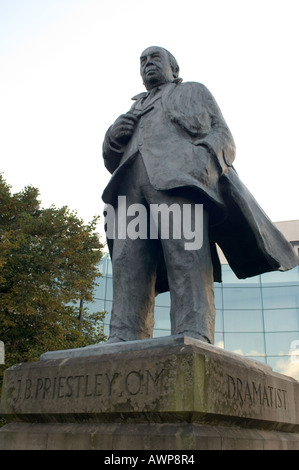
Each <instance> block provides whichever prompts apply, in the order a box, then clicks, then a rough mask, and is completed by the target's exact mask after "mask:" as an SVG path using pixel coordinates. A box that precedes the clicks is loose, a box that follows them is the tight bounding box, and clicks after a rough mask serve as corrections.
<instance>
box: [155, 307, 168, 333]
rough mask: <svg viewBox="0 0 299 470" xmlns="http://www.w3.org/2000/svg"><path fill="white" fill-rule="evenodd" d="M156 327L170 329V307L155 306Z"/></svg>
mask: <svg viewBox="0 0 299 470" xmlns="http://www.w3.org/2000/svg"><path fill="white" fill-rule="evenodd" d="M155 328H156V329H164V330H170V317H169V307H159V306H156V308H155Z"/></svg>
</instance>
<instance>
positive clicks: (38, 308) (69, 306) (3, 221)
mask: <svg viewBox="0 0 299 470" xmlns="http://www.w3.org/2000/svg"><path fill="white" fill-rule="evenodd" d="M38 196H39V192H38V190H37V189H36V188H33V187H31V186H28V187H26V188H24V189H23V190H22V191H21V192H19V193H16V194H11V188H10V186H9V185H8V184H7V183H6V182H5V181H4V179H3V177H2V175H0V338H1V340H2V341H4V343H5V351H6V361H5V367H9V366H11V365H12V364H15V363H18V362H24V361H35V360H38V359H39V356H40V354H41V353H43V352H45V351H48V350H57V349H65V348H74V347H81V346H86V345H87V344H91V343H95V342H100V341H103V340H105V336H104V334H103V329H102V327H101V326H99V325H100V322H101V320H103V317H104V315H105V313H104V312H99V313H94V314H88V313H87V311H86V309H84V308H83V309H81V310H82V311H80V312H79V309H78V305H79V301H80V300H81V306H82V304H83V305H84V301H86V302H90V301H92V293H93V290H94V288H95V286H96V281H97V279H98V278H99V276H100V273H99V271H98V264H99V261H100V259H101V257H102V255H103V253H102V248H103V245H102V244H101V243H100V241H99V238H98V236H97V234H96V233H95V228H96V224H97V221H98V217H95V218H94V219H93V220H92V222H90V223H89V224H87V225H84V223H83V221H82V220H81V219H79V218H78V216H77V215H76V213H74V212H71V211H70V210H69V209H68V208H67V207H62V208H61V209H57V208H56V207H55V206H51V207H50V208H49V209H42V208H41V207H40V203H39V201H38Z"/></svg>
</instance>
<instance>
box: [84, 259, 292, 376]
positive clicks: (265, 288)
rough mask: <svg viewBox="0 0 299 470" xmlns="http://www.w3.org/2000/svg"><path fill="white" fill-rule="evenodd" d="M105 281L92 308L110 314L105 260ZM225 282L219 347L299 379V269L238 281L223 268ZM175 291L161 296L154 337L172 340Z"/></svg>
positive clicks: (219, 304) (220, 288)
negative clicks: (171, 322)
mask: <svg viewBox="0 0 299 470" xmlns="http://www.w3.org/2000/svg"><path fill="white" fill-rule="evenodd" d="M100 268H101V273H102V276H103V277H102V278H100V280H99V286H98V288H97V289H96V291H95V301H94V303H92V304H90V305H89V309H93V310H97V311H101V310H106V311H107V312H108V313H107V315H106V317H105V321H104V331H105V334H106V335H107V336H108V334H109V322H110V314H111V308H112V293H113V292H112V290H113V289H112V266H111V260H110V257H109V255H108V254H107V255H105V256H104V257H103V259H102V261H101V267H100ZM222 273H223V282H222V283H215V304H216V326H215V346H218V347H220V348H224V349H226V350H227V351H233V352H235V353H238V354H241V355H244V356H247V357H249V358H252V359H254V360H257V361H261V362H264V363H266V364H269V365H270V366H271V367H272V369H273V370H274V371H277V372H280V373H282V374H286V375H289V376H291V377H294V378H295V379H297V380H299V266H297V267H295V268H294V269H292V270H290V271H287V272H278V271H275V272H271V273H265V274H262V275H260V276H256V277H252V278H248V279H245V280H240V279H238V278H237V277H236V276H235V274H234V273H233V271H232V270H231V269H230V267H229V266H228V265H227V264H223V265H222ZM169 310H170V296H169V292H166V293H164V294H160V295H158V296H157V297H156V307H155V327H154V337H158V336H168V335H170V318H169Z"/></svg>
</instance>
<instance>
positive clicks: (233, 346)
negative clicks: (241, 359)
mask: <svg viewBox="0 0 299 470" xmlns="http://www.w3.org/2000/svg"><path fill="white" fill-rule="evenodd" d="M224 347H225V349H227V350H228V351H233V352H235V353H238V354H241V355H243V356H251V357H254V356H264V355H265V343H264V334H263V333H225V334H224Z"/></svg>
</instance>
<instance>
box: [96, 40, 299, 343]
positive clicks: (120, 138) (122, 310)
mask: <svg viewBox="0 0 299 470" xmlns="http://www.w3.org/2000/svg"><path fill="white" fill-rule="evenodd" d="M140 72H141V77H142V79H143V83H144V85H145V88H146V90H147V92H144V93H140V94H139V95H137V96H135V97H134V98H133V100H134V104H133V106H132V107H131V109H130V111H129V112H128V113H126V114H123V115H121V116H120V117H119V118H118V119H117V120H116V121H115V123H114V124H113V125H112V126H111V127H110V128H109V129H108V131H107V133H106V136H105V139H104V144H103V157H104V162H105V166H106V168H107V169H108V170H109V171H110V173H112V177H111V179H110V182H109V184H108V186H107V187H106V189H105V191H104V193H103V200H104V202H105V203H106V204H107V206H106V207H108V206H109V208H113V211H114V218H113V222H114V226H113V230H111V227H110V228H109V230H108V232H107V241H108V246H109V250H110V253H111V258H112V267H113V308H112V313H111V322H110V338H109V341H111V342H113V341H129V340H137V339H145V338H150V337H152V332H153V326H154V303H155V295H156V294H157V293H160V292H164V291H168V290H169V291H170V298H171V309H170V319H171V334H172V335H174V334H182V333H183V334H186V335H188V336H192V337H195V338H198V339H201V340H203V341H206V342H209V343H212V344H213V341H214V322H215V305H214V289H213V286H214V281H217V282H221V265H220V262H219V258H218V255H217V250H216V243H217V244H218V245H219V246H220V247H221V249H222V251H223V252H224V254H225V256H226V258H227V260H228V262H229V264H230V266H231V268H232V269H233V271H234V272H235V273H236V275H237V276H238V277H239V278H245V277H249V276H255V275H257V274H260V273H263V272H266V271H271V270H287V269H291V268H292V267H294V266H295V265H297V264H298V258H297V257H296V256H295V253H294V251H293V249H292V247H291V245H290V244H289V243H288V242H287V241H286V239H285V238H284V237H283V235H282V234H281V233H280V232H279V231H278V230H277V229H276V228H275V226H274V225H273V224H272V223H271V221H270V220H269V219H268V217H267V216H266V215H265V214H264V212H263V211H262V209H261V208H260V207H259V205H258V204H257V202H256V201H255V199H254V198H253V196H252V195H251V194H250V192H249V191H248V189H247V188H246V187H245V186H244V185H243V184H242V182H241V181H240V179H239V177H238V175H237V173H236V171H235V169H234V168H233V166H232V163H233V161H234V159H235V144H234V141H233V137H232V135H231V132H230V130H229V128H228V126H227V124H226V122H225V120H224V118H223V116H222V114H221V111H220V109H219V107H218V105H217V103H216V102H215V100H214V98H213V96H212V95H211V93H210V92H209V91H208V90H207V88H206V87H205V86H204V85H202V84H201V83H195V82H186V83H183V82H182V79H180V78H179V66H178V64H177V61H176V59H175V58H174V57H173V55H172V54H170V52H168V51H167V50H166V49H164V48H161V47H149V48H148V49H146V50H145V51H144V52H143V53H142V54H141V57H140ZM124 203H125V207H124ZM157 207H160V208H162V207H163V208H165V207H166V208H168V209H169V211H168V213H167V214H168V215H169V219H168V222H169V227H168V228H169V232H168V235H169V236H168V235H167V236H163V233H162V228H161V225H163V220H161V218H160V219H158V218H157V217H156V218H155V224H154V229H153V228H152V226H151V222H152V221H153V208H155V209H157ZM141 208H143V209H144V211H143V212H142V211H141ZM199 208H201V211H200V212H199V211H198V209H199ZM187 209H188V211H187ZM136 211H137V212H138V211H139V212H140V213H141V212H142V215H143V217H142V218H140V219H138V221H139V222H140V221H141V223H143V225H144V227H143V229H142V230H141V229H140V227H139V229H138V230H139V232H135V233H134V232H133V233H132V232H130V233H129V224H130V223H131V222H132V220H133V219H132V218H133V216H135V215H136ZM107 212H109V211H108V209H107ZM164 214H165V212H164ZM187 214H188V218H185V219H184V215H186V217H187ZM187 219H188V223H189V222H190V224H191V225H190V230H189V232H188V231H187V230H186V226H185V224H186V223H187V222H186V220H187ZM198 221H200V226H199V224H198ZM135 222H136V220H135ZM136 226H137V223H136V224H135V228H136ZM191 227H193V232H192V230H191ZM190 231H191V233H193V234H194V237H196V233H197V232H198V231H200V233H201V238H200V240H201V243H194V245H193V246H192V244H191V246H188V243H189V245H190Z"/></svg>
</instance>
